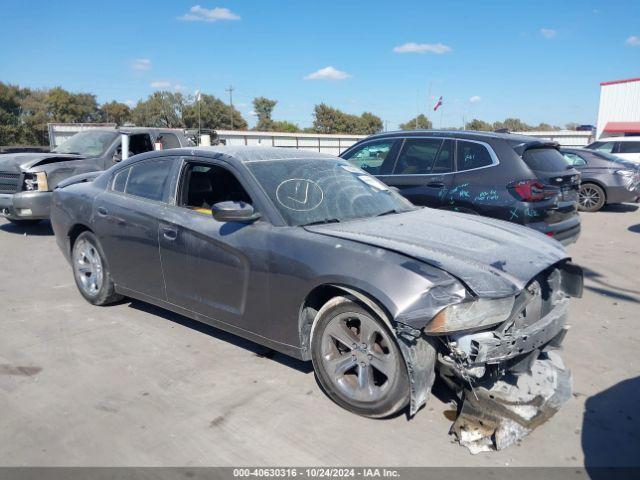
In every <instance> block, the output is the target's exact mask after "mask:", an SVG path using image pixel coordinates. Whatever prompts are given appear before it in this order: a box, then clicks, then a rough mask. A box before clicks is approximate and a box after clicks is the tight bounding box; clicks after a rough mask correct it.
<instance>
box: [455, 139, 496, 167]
mask: <svg viewBox="0 0 640 480" xmlns="http://www.w3.org/2000/svg"><path fill="white" fill-rule="evenodd" d="M457 149H458V171H464V170H472V169H474V168H482V167H488V166H489V165H491V164H492V163H493V159H492V158H491V154H490V153H489V150H487V147H485V146H484V145H482V144H480V143H475V142H465V141H461V140H458V147H457Z"/></svg>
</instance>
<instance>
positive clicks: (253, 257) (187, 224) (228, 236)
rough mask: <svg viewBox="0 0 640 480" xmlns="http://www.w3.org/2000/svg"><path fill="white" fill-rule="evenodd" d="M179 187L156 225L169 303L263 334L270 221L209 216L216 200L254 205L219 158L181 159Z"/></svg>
mask: <svg viewBox="0 0 640 480" xmlns="http://www.w3.org/2000/svg"><path fill="white" fill-rule="evenodd" d="M179 185H180V187H179V190H178V192H179V193H178V196H177V198H176V201H175V202H174V205H170V206H168V207H167V209H166V210H165V211H164V212H163V217H162V219H161V221H160V225H159V226H160V235H159V239H160V254H161V258H162V266H163V272H164V278H165V284H166V291H167V299H168V301H169V302H171V303H173V304H175V305H178V306H180V307H182V308H185V309H187V310H190V311H192V312H196V313H199V314H202V315H205V316H206V317H208V318H210V319H213V320H217V321H221V322H225V323H227V324H230V325H234V326H237V327H241V328H244V329H247V330H251V331H253V332H257V333H262V334H264V333H265V332H266V328H267V322H266V318H265V315H266V314H267V313H266V312H268V305H269V304H268V297H269V295H268V282H267V275H268V255H267V254H266V252H267V239H268V235H269V231H270V224H269V223H268V222H267V221H265V220H258V221H256V222H253V223H239V222H219V221H217V220H215V219H214V218H213V216H212V213H211V207H212V205H213V204H215V203H217V202H220V201H228V200H233V201H246V202H248V203H253V201H252V200H251V198H250V197H249V195H248V194H247V193H246V190H245V189H244V187H243V186H242V184H241V183H240V182H239V180H238V177H237V176H236V175H235V173H234V172H233V171H232V170H231V168H230V167H229V166H228V165H226V164H224V163H222V162H220V163H215V162H214V163H212V162H211V161H210V160H207V161H197V160H194V159H193V158H190V159H188V160H184V163H183V165H182V168H181V173H180V180H179ZM254 207H255V208H257V206H255V205H254ZM249 299H250V300H249ZM256 319H260V321H258V322H256Z"/></svg>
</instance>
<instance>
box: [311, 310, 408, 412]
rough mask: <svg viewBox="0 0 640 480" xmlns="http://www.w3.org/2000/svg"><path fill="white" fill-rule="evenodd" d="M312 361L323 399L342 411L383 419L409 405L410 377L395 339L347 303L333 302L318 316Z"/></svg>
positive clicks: (380, 323)
mask: <svg viewBox="0 0 640 480" xmlns="http://www.w3.org/2000/svg"><path fill="white" fill-rule="evenodd" d="M311 359H312V361H313V367H314V370H315V372H316V376H317V378H318V381H319V382H320V385H321V386H322V388H323V389H324V391H325V393H326V394H327V395H328V396H329V398H331V400H333V401H334V402H335V403H337V404H338V405H340V406H341V407H342V408H345V409H346V410H349V411H351V412H353V413H357V414H358V415H362V416H365V417H371V418H383V417H388V416H390V415H393V414H394V413H397V412H398V411H400V410H402V409H403V408H404V407H405V406H406V405H407V403H408V402H409V398H410V390H409V375H408V372H407V367H406V365H405V363H404V358H403V357H402V353H401V352H400V348H399V347H398V345H397V343H396V340H395V337H394V336H393V334H392V333H391V332H390V331H389V329H388V328H387V326H386V325H385V324H384V322H383V321H382V320H381V319H380V318H378V317H377V316H376V315H374V314H372V313H371V312H369V311H368V310H366V309H365V308H363V307H362V306H360V305H359V304H357V303H356V302H354V301H353V300H352V299H350V298H347V297H335V298H333V299H331V300H330V301H329V302H327V303H326V304H325V305H324V306H323V307H322V308H321V309H320V311H319V312H318V315H317V320H316V322H315V324H314V327H313V331H312V340H311Z"/></svg>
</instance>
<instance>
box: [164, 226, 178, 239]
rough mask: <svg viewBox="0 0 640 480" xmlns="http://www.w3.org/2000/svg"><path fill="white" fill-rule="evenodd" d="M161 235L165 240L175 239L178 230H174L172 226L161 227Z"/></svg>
mask: <svg viewBox="0 0 640 480" xmlns="http://www.w3.org/2000/svg"><path fill="white" fill-rule="evenodd" d="M162 235H163V236H164V238H166V239H167V240H175V239H176V238H178V231H177V230H174V229H173V228H163V229H162Z"/></svg>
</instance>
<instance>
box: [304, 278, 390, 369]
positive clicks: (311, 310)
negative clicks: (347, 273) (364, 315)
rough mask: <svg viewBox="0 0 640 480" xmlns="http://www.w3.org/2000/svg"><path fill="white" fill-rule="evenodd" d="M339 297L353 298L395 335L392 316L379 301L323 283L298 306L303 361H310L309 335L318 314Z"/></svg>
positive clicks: (338, 286)
mask: <svg viewBox="0 0 640 480" xmlns="http://www.w3.org/2000/svg"><path fill="white" fill-rule="evenodd" d="M340 296H348V297H351V298H353V299H354V300H355V301H356V302H357V303H359V304H360V305H362V306H363V307H364V308H366V309H368V310H369V311H371V312H372V313H374V314H375V315H376V316H378V317H379V318H380V319H382V321H383V322H384V323H385V324H386V325H387V327H388V328H389V330H390V331H391V333H392V334H393V335H395V329H394V328H393V324H392V321H391V318H392V316H391V315H390V313H389V310H388V309H387V308H386V307H385V306H384V304H383V303H382V302H381V301H380V300H378V299H377V298H375V297H374V296H373V295H370V294H369V293H365V292H362V291H360V290H358V289H357V288H354V287H352V286H349V285H344V284H338V283H324V284H321V285H317V286H315V287H314V288H313V289H312V290H311V291H310V292H309V293H308V294H307V295H306V297H305V299H304V301H303V302H302V304H301V305H300V312H299V315H298V333H299V336H300V349H301V355H302V358H303V359H304V360H311V350H310V347H311V334H312V330H313V325H314V323H315V321H316V319H317V314H318V312H319V311H320V309H321V308H322V306H323V305H324V304H326V303H327V302H328V301H329V300H331V299H332V298H335V297H340Z"/></svg>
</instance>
